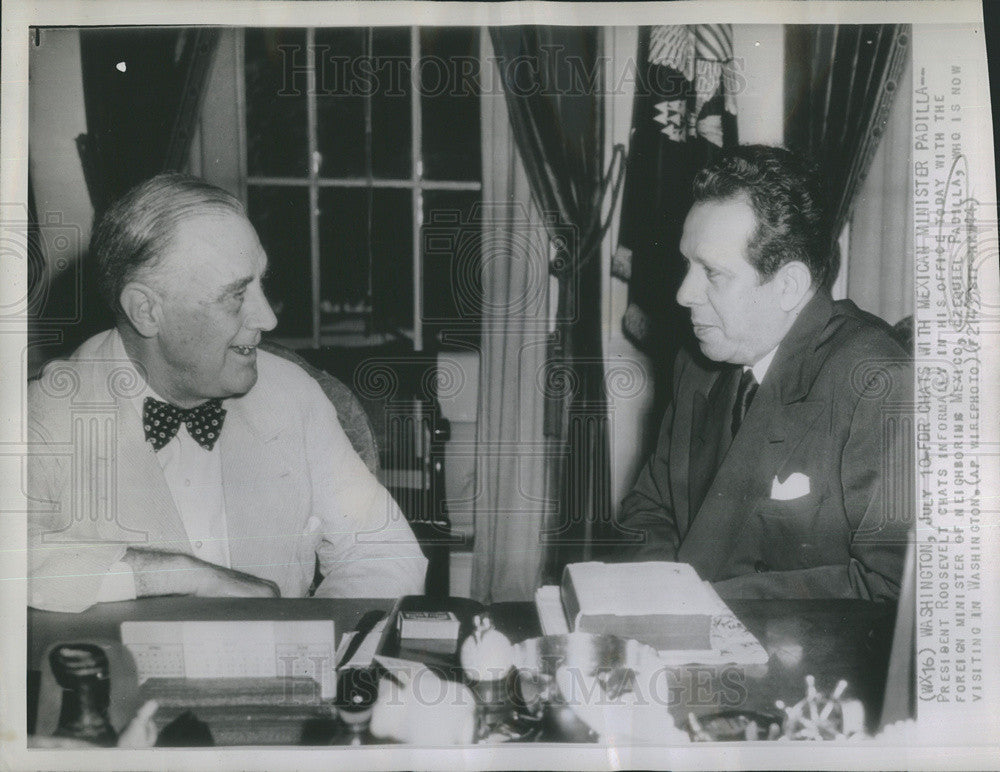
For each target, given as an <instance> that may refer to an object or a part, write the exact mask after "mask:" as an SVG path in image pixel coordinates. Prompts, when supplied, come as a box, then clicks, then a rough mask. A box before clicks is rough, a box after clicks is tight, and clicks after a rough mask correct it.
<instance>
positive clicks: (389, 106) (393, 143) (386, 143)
mask: <svg viewBox="0 0 1000 772" xmlns="http://www.w3.org/2000/svg"><path fill="white" fill-rule="evenodd" d="M372 52H373V54H374V57H375V58H374V62H373V67H374V68H375V79H374V80H373V83H374V84H376V85H377V89H376V90H375V91H374V92H373V94H372V173H373V174H374V175H375V176H376V177H381V178H383V179H385V178H390V179H399V178H401V177H402V178H409V177H410V175H411V167H412V162H411V158H412V156H413V154H412V152H411V151H412V148H411V127H412V120H411V118H412V115H411V112H410V98H411V95H412V94H413V88H412V87H411V86H412V84H411V83H410V78H411V70H412V68H411V67H410V29H409V27H380V28H376V29H374V30H373V31H372Z"/></svg>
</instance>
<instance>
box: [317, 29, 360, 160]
mask: <svg viewBox="0 0 1000 772" xmlns="http://www.w3.org/2000/svg"><path fill="white" fill-rule="evenodd" d="M367 34H368V33H367V30H365V29H364V28H362V27H353V28H352V27H340V28H327V29H318V30H316V57H315V61H316V140H317V148H318V149H319V152H320V154H321V156H322V162H321V163H320V172H319V173H320V175H321V176H323V177H363V176H365V154H366V149H365V99H364V93H365V91H366V89H368V88H369V87H370V86H369V85H368V80H367V77H366V75H365V69H364V56H365V38H366V36H367Z"/></svg>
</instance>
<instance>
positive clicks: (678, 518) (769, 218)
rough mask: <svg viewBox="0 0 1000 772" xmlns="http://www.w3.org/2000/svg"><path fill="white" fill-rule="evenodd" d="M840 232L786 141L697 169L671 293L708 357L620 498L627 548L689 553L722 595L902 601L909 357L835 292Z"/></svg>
mask: <svg viewBox="0 0 1000 772" xmlns="http://www.w3.org/2000/svg"><path fill="white" fill-rule="evenodd" d="M828 233H829V229H828V225H827V221H826V219H825V214H824V210H823V199H822V191H821V188H820V186H819V183H818V180H817V179H816V177H815V175H814V174H813V173H812V172H811V170H810V169H808V168H807V167H806V166H805V165H804V164H803V163H802V162H801V161H800V160H799V159H797V158H796V157H794V156H793V155H792V154H790V153H788V152H787V151H784V150H781V149H778V148H771V147H763V146H745V147H740V148H736V149H735V150H734V151H732V152H730V153H729V154H727V155H725V156H724V157H722V158H720V159H719V160H718V161H717V162H716V163H715V164H713V165H712V166H710V167H709V168H707V169H705V170H703V171H702V172H700V173H699V175H698V177H697V178H696V181H695V187H694V205H693V206H692V208H691V211H690V213H689V214H688V217H687V220H686V221H685V223H684V230H683V234H682V237H681V243H680V250H681V253H682V254H683V256H684V258H685V259H686V261H687V266H688V267H687V275H686V276H685V278H684V282H683V284H682V285H681V287H680V289H679V290H678V293H677V300H678V302H679V303H680V304H681V305H683V306H686V307H687V308H689V309H690V310H691V322H692V325H693V327H694V334H695V337H696V338H697V341H698V346H699V348H700V350H701V351H700V355H694V354H690V353H688V352H684V351H682V352H681V354H680V355H679V356H678V360H677V365H676V368H675V374H674V384H673V399H672V403H671V404H670V406H669V407H668V409H667V414H666V416H665V418H664V421H663V426H662V428H661V432H660V437H659V441H658V445H657V448H656V451H655V453H654V454H653V456H652V457H651V458H650V459H649V461H648V463H647V464H646V465H645V467H644V468H643V469H642V470H641V472H640V474H639V478H638V480H637V482H636V484H635V487H634V488H633V490H632V491H631V492H630V493H629V494H628V496H627V497H626V498H625V500H624V501H623V503H622V512H621V522H622V525H623V526H624V527H626V528H628V529H630V530H631V532H632V535H633V537H638V539H639V541H640V542H641V544H640V545H639V546H637V547H634V548H632V549H631V550H629V552H628V557H630V558H632V559H640V560H649V559H664V560H678V561H682V562H686V563H690V564H691V565H693V566H694V567H695V568H696V569H697V571H698V573H699V574H700V575H701V577H702V578H703V579H707V580H709V581H711V582H713V583H714V585H715V587H716V589H717V590H718V591H719V593H720V594H721V595H722V596H723V597H727V598H831V597H845V598H865V599H873V600H893V599H895V598H896V597H897V596H898V594H899V580H900V574H901V572H902V566H903V553H904V545H905V541H906V538H907V532H908V528H909V525H910V523H911V522H912V514H913V513H912V512H909V511H907V509H906V507H907V504H908V502H912V498H911V496H910V494H909V492H908V490H907V482H906V481H907V480H908V479H911V475H912V469H911V468H909V467H910V466H912V463H913V461H912V454H911V452H910V450H909V446H908V443H909V440H908V435H907V434H906V425H907V422H908V413H909V411H910V409H911V404H912V402H911V400H912V396H911V393H912V377H913V371H912V364H911V362H910V357H909V355H908V354H907V352H905V351H904V350H903V349H902V347H901V346H900V345H899V344H898V343H897V342H896V341H895V340H894V339H893V338H892V337H891V335H890V331H889V328H888V327H887V326H886V324H885V323H884V322H882V320H880V319H878V318H876V317H874V316H871V315H870V314H866V313H864V312H862V311H860V310H859V309H858V308H857V306H855V305H854V304H853V303H851V302H850V301H836V302H835V301H833V300H832V299H831V297H830V293H829V291H828V290H827V289H826V287H827V286H828V284H829V281H828V280H829V279H831V278H832V277H831V276H830V274H831V273H832V272H833V270H835V265H836V261H835V259H834V255H835V252H834V250H833V249H831V246H830V244H829V240H828V236H827V234H828ZM852 259H857V260H864V259H865V255H856V256H854V255H852Z"/></svg>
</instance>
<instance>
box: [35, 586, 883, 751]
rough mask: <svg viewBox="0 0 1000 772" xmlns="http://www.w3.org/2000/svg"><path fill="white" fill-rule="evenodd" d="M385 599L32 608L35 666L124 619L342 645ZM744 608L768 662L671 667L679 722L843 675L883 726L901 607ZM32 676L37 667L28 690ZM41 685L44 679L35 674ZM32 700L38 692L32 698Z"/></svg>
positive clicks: (787, 696) (504, 617)
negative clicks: (271, 622) (64, 610)
mask: <svg viewBox="0 0 1000 772" xmlns="http://www.w3.org/2000/svg"><path fill="white" fill-rule="evenodd" d="M391 606H392V601H390V600H386V599H374V600H365V599H338V600H320V599H273V600H242V599H241V600H235V599H221V598H220V599H214V598H213V599H208V598H180V597H173V598H150V599H144V600H137V601H126V602H122V603H107V604H102V605H98V606H95V607H94V608H91V609H89V610H88V611H85V612H83V613H81V614H57V613H53V612H45V611H36V610H34V609H31V610H29V612H28V667H29V669H32V670H37V668H38V666H39V665H38V663H39V661H40V659H41V656H42V654H43V653H44V652H45V649H46V647H48V646H49V645H51V644H52V643H54V642H56V641H72V640H79V639H84V638H105V639H111V640H118V639H119V625H120V623H121V622H122V621H124V620H186V619H190V620H196V619H333V620H334V623H335V628H336V633H337V638H338V642H339V639H340V636H341V635H343V634H344V633H345V632H349V631H351V630H353V629H354V627H355V626H356V625H357V623H358V621H359V620H360V619H361V617H362V616H363V615H364V613H365V612H366V611H369V610H371V609H381V610H386V611H387V610H388V609H389V608H391ZM730 606H731V608H732V609H733V611H734V612H735V613H736V615H737V616H738V617H739V618H740V619H741V620H742V621H743V623H744V624H745V625H746V626H747V628H749V630H750V631H751V632H752V633H753V634H754V635H756V636H757V638H758V640H760V642H761V644H762V645H763V646H764V648H765V649H766V650H767V652H768V654H770V661H769V662H768V664H767V665H766V666H765V665H761V666H757V667H752V668H737V667H735V666H726V667H722V668H719V667H701V666H686V667H683V668H678V669H676V670H675V671H672V672H671V674H670V684H671V686H672V687H674V688H672V689H671V691H670V700H671V712H672V713H674V715H675V719H676V720H677V721H678V722H679V723H680V722H682V721H684V720H685V719H686V717H687V713H688V712H689V711H692V712H694V713H696V714H698V715H704V714H707V713H712V712H715V711H718V710H720V709H730V708H744V709H749V710H756V711H761V712H774V711H775V708H774V702H775V700H778V699H781V700H784V701H785V702H788V703H794V702H796V701H797V700H799V699H801V698H802V697H803V696H804V694H805V676H806V675H807V674H811V675H814V676H815V677H816V683H817V686H818V687H819V688H820V689H821V690H824V691H829V690H832V689H833V687H834V686H835V684H836V682H837V680H839V679H840V678H845V679H847V681H848V682H849V684H850V690H849V692H848V694H849V695H850V696H854V697H857V698H858V699H860V700H861V701H862V703H864V705H865V714H866V716H867V719H868V725H869V731H871V730H873V729H874V728H875V727H876V726H877V722H878V718H879V714H880V713H881V707H882V698H883V695H884V692H885V676H886V669H887V663H888V655H889V649H890V646H891V642H892V627H893V619H894V613H893V609H892V608H887V607H886V606H884V605H878V604H874V603H867V602H864V601H851V600H823V601H742V602H732V603H730ZM492 614H493V618H494V622H495V624H496V625H497V627H498V628H500V629H501V630H503V631H504V632H505V633H506V634H507V635H508V636H509V637H510V638H511V640H512V641H514V642H515V643H516V642H518V641H521V640H524V639H526V638H531V637H534V636H537V635H540V628H539V625H538V617H537V615H536V614H535V609H534V605H533V604H531V603H498V604H494V606H493V609H492ZM36 679H37V677H36ZM30 680H31V674H30V673H29V695H30V692H31V688H30ZM36 683H37V680H36ZM29 699H30V696H29Z"/></svg>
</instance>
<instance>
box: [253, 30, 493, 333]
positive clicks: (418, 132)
mask: <svg viewBox="0 0 1000 772" xmlns="http://www.w3.org/2000/svg"><path fill="white" fill-rule="evenodd" d="M304 29H305V33H306V49H307V51H309V52H310V55H309V56H307V57H306V66H305V75H306V120H307V122H308V126H307V136H308V156H307V158H308V175H307V176H305V177H295V176H287V177H272V176H260V175H251V174H249V172H248V168H247V125H246V119H247V104H246V72H245V68H244V63H245V38H244V35H245V32H246V30H245V29H244V28H241V29H240V30H238V34H237V35H236V45H235V46H234V51H235V58H236V62H235V67H236V94H237V102H238V113H239V115H238V131H237V142H238V145H239V147H238V152H237V158H238V161H239V169H238V177H239V185H240V195H241V198H242V200H243V201H244V202H246V201H249V190H250V187H251V186H255V187H263V186H270V187H280V186H291V187H305V188H307V189H308V192H309V266H310V271H309V281H310V304H311V309H310V311H311V324H312V334H311V335H310V336H308V337H302V336H298V337H284V336H280V335H279V336H277V337H276V338H275V339H276V340H277V341H279V342H280V343H282V344H283V345H286V346H289V347H291V348H300V347H304V346H311V347H313V348H319V347H320V346H326V345H337V344H338V343H343V342H344V341H345V339H351V338H353V339H357V338H358V337H359V336H361V337H364V331H363V330H358V329H352V328H351V327H350V320H343V321H342V322H341V323H340V324H341V325H343V324H344V322H347V325H346V326H347V327H348V329H347V330H346V331H345V332H341V331H338V330H333V329H331V328H328V329H327V330H324V327H323V318H322V311H321V302H322V297H321V292H320V290H321V274H322V263H321V256H320V209H319V192H320V190H321V189H322V188H360V189H366V188H376V189H377V188H392V189H396V190H409V192H410V201H411V213H412V220H413V225H412V229H413V232H412V244H413V247H412V248H413V252H412V256H411V257H412V261H413V263H412V265H413V287H412V292H413V318H412V328H409V329H403V330H401V331H400V332H402V333H403V334H404V335H406V336H407V337H409V338H410V339H411V341H412V343H413V349H414V351H423V350H424V329H423V316H424V312H423V303H424V298H423V261H422V259H421V258H422V239H421V230H422V228H423V220H424V191H425V190H427V191H476V192H478V193H480V194H482V192H483V184H482V175H481V174H480V179H479V180H437V179H427V178H425V177H424V174H423V165H424V164H423V136H422V129H423V123H422V121H423V104H422V100H421V89H420V67H419V60H420V55H421V50H420V29H421V28H420V26H417V25H413V26H410V27H409V30H410V84H411V89H410V121H411V128H412V131H411V134H410V151H411V157H412V159H413V163H412V164H411V173H410V176H409V177H395V178H384V177H382V178H376V177H374V176H367V177H337V176H320V174H319V166H320V159H319V157H318V149H317V148H318V140H317V106H316V66H315V58H314V56H312V52H313V51H315V48H316V37H315V34H316V28H315V27H306V28H304ZM368 29H372V28H371V27H369V28H368ZM482 35H483V29H482V28H479V52H480V58H482V54H483V43H482ZM368 98H371V97H368ZM479 104H480V114H481V110H482V97H481V95H480V98H479ZM481 138H482V125H480V140H481ZM484 161H485V159H484ZM337 324H338V323H336V322H334V323H333V325H334V326H336V325H337ZM373 337H374V338H376V339H378V341H379V342H381V341H382V340H383V339H384V338H385V336H371V335H369V336H367V338H366V341H365V342H371V339H372V338H373Z"/></svg>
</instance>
